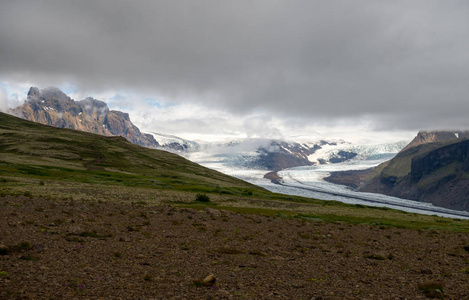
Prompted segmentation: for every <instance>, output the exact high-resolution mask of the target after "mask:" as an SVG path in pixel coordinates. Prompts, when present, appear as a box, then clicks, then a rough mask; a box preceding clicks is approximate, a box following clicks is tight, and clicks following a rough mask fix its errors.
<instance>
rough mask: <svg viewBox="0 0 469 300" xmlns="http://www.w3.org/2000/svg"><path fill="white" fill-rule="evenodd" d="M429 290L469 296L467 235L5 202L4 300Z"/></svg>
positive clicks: (326, 295)
mask: <svg viewBox="0 0 469 300" xmlns="http://www.w3.org/2000/svg"><path fill="white" fill-rule="evenodd" d="M209 274H214V275H215V278H216V282H215V283H213V284H210V285H208V286H201V281H202V280H203V279H204V278H205V277H207V276H208V275H209ZM431 284H436V286H437V287H439V288H441V287H440V286H439V285H443V292H444V294H445V296H446V297H447V298H448V299H468V298H469V294H468V291H469V234H468V233H466V232H464V233H460V232H448V231H436V230H415V229H401V228H394V227H388V226H368V225H349V224H345V223H326V222H319V221H314V220H312V221H305V220H298V219H285V218H282V217H264V216H257V215H245V214H237V213H232V212H227V211H220V210H214V209H206V210H203V211H197V210H193V209H185V208H175V207H171V206H155V207H150V206H144V205H142V204H138V203H134V204H133V205H131V204H122V203H115V202H99V201H98V202H96V201H94V202H91V201H77V200H75V201H74V200H60V201H59V200H47V199H42V198H28V197H11V196H4V197H0V298H1V299H58V298H86V299H90V298H91V299H93V298H103V299H117V298H122V299H142V298H143V299H201V298H202V299H426V296H427V295H428V294H425V292H424V291H423V290H432V289H433V290H435V288H432V285H431ZM419 287H420V289H419ZM422 289H423V290H422ZM433 293H434V295H435V296H439V295H441V294H439V293H440V292H439V291H433Z"/></svg>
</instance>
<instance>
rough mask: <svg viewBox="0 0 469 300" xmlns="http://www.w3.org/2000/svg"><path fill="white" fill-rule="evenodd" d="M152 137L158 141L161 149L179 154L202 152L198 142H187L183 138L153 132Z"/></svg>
mask: <svg viewBox="0 0 469 300" xmlns="http://www.w3.org/2000/svg"><path fill="white" fill-rule="evenodd" d="M150 134H151V135H153V137H154V138H155V140H157V141H158V144H159V147H158V148H159V149H163V150H166V151H169V152H175V153H178V154H181V153H182V154H187V153H190V152H197V151H200V145H199V144H198V143H197V142H194V141H189V140H185V139H183V138H180V137H177V136H174V135H170V134H163V133H156V132H151V133H150Z"/></svg>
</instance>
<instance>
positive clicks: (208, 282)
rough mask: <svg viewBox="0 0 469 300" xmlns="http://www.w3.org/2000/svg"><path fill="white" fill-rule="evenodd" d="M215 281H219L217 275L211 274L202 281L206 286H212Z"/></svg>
mask: <svg viewBox="0 0 469 300" xmlns="http://www.w3.org/2000/svg"><path fill="white" fill-rule="evenodd" d="M215 281H217V279H216V278H215V275H213V274H210V275H208V276H207V277H205V279H204V280H203V281H202V284H203V285H204V286H211V285H214V284H215Z"/></svg>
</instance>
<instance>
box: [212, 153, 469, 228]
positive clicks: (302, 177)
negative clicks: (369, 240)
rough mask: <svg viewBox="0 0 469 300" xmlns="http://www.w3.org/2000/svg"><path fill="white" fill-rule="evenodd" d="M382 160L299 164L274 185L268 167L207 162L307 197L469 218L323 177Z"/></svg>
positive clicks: (277, 189)
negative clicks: (235, 166) (265, 176)
mask: <svg viewBox="0 0 469 300" xmlns="http://www.w3.org/2000/svg"><path fill="white" fill-rule="evenodd" d="M381 162H382V160H368V161H356V162H348V163H342V164H328V165H318V166H307V167H296V168H291V169H286V170H283V171H280V172H278V175H279V176H281V177H282V178H283V182H282V184H274V183H272V182H270V180H267V179H265V178H263V176H264V174H265V173H266V171H265V170H246V169H236V168H230V167H227V166H226V165H224V164H220V163H209V164H204V165H205V166H207V167H209V168H212V169H216V170H218V171H220V172H223V173H225V174H229V175H231V176H234V177H237V178H240V179H242V180H245V181H248V182H250V183H253V184H255V185H258V186H261V187H263V188H265V189H267V190H269V191H272V192H275V193H281V194H287V195H296V196H303V197H307V198H315V199H322V200H336V201H340V202H344V203H350V204H362V205H369V206H379V207H389V208H393V209H398V210H403V211H407V212H412V213H419V214H427V215H437V216H442V217H448V218H459V219H469V212H464V211H457V210H451V209H446V208H442V207H438V206H434V205H432V204H430V203H422V202H417V201H412V200H406V199H401V198H396V197H391V196H387V195H383V194H375V193H363V192H357V191H354V190H353V189H351V188H348V187H346V186H343V185H338V184H333V183H329V182H326V181H324V180H323V178H324V177H327V176H329V174H330V172H333V171H345V170H360V169H366V168H370V167H374V166H376V165H378V164H379V163H381Z"/></svg>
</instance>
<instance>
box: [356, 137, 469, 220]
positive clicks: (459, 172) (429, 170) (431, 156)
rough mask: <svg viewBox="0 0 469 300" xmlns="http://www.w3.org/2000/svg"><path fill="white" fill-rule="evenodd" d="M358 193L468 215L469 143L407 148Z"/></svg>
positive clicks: (459, 142)
mask: <svg viewBox="0 0 469 300" xmlns="http://www.w3.org/2000/svg"><path fill="white" fill-rule="evenodd" d="M404 169H407V171H405V172H401V171H402V170H404ZM399 172H401V173H399ZM360 190H361V191H365V192H377V193H383V194H388V195H391V196H396V197H401V198H406V199H412V200H418V201H423V202H430V203H432V204H434V205H437V206H443V207H447V208H451V209H457V210H466V211H469V194H468V193H467V191H468V190H469V140H467V139H463V140H460V139H451V140H446V141H440V142H432V143H427V144H420V145H417V146H415V147H413V148H407V150H405V151H404V150H403V151H402V152H401V153H400V154H399V155H397V156H396V157H395V158H394V159H392V160H391V161H390V162H389V163H388V165H387V166H384V167H383V168H382V171H381V172H380V173H378V175H377V176H375V177H374V178H372V179H371V180H370V181H369V182H368V183H367V184H365V185H364V186H363V187H362V188H361V189H360Z"/></svg>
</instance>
